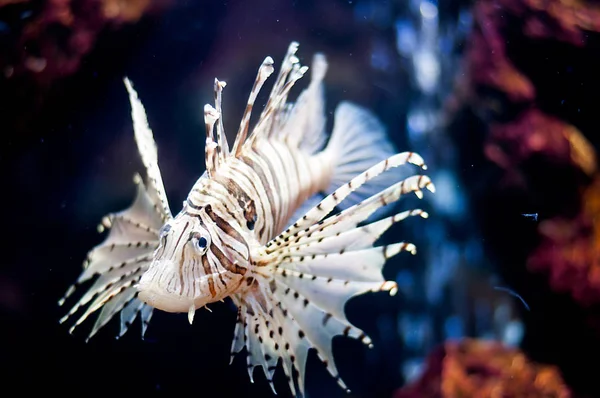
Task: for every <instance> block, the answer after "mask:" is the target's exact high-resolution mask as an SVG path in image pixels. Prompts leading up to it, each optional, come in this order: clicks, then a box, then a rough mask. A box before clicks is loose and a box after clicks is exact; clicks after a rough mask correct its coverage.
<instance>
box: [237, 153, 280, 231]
mask: <svg viewBox="0 0 600 398" xmlns="http://www.w3.org/2000/svg"><path fill="white" fill-rule="evenodd" d="M242 160H243V161H244V163H246V164H247V165H248V166H250V167H251V168H252V170H253V171H254V173H256V175H257V176H258V178H259V179H260V182H261V183H262V186H263V188H264V190H265V192H266V193H267V199H268V200H269V205H270V208H271V212H274V211H275V198H274V197H273V191H274V190H275V189H279V185H278V184H277V182H275V184H276V185H277V186H276V187H272V186H270V185H269V181H268V180H267V176H266V175H265V170H263V168H262V167H261V166H260V165H259V164H257V163H255V162H254V161H253V160H252V159H250V158H249V157H248V156H243V157H242ZM274 180H275V181H277V179H274ZM265 224H267V222H266V220H265Z"/></svg>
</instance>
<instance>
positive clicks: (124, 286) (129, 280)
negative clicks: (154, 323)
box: [61, 270, 143, 339]
mask: <svg viewBox="0 0 600 398" xmlns="http://www.w3.org/2000/svg"><path fill="white" fill-rule="evenodd" d="M142 274H143V271H142V270H138V271H137V272H135V273H133V274H130V275H127V276H125V277H124V278H122V279H120V280H118V281H117V282H116V283H114V284H111V285H109V286H108V287H107V288H106V289H105V290H104V291H102V292H100V293H99V294H98V295H97V296H95V298H94V300H93V301H92V303H91V304H90V305H89V306H88V307H87V308H86V310H85V312H84V313H83V315H81V316H80V317H79V319H78V320H77V321H76V322H75V324H74V325H73V326H71V328H70V329H69V333H73V331H74V330H75V328H76V327H77V326H79V325H81V324H82V323H83V322H84V321H85V320H86V319H87V318H88V317H89V316H90V315H91V314H93V313H94V312H96V311H97V310H99V309H100V308H102V306H104V305H105V304H107V303H108V302H109V301H111V300H113V299H115V298H117V299H118V297H117V296H118V295H119V294H120V293H122V292H124V291H125V290H134V289H135V288H134V284H135V283H137V281H138V280H139V278H140V277H141V276H142ZM119 311H120V309H119ZM70 315H72V313H69V314H67V315H65V317H63V318H62V319H61V323H62V322H64V321H65V320H66V319H67V318H68V317H69V316H70ZM112 315H114V313H113V314H112ZM96 331H97V330H96ZM96 331H94V333H95V332H96ZM91 337H92V336H91V335H90V336H89V337H88V339H89V338H91Z"/></svg>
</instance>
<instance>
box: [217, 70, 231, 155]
mask: <svg viewBox="0 0 600 398" xmlns="http://www.w3.org/2000/svg"><path fill="white" fill-rule="evenodd" d="M226 85H227V83H225V82H222V81H219V79H215V109H216V110H217V113H218V114H219V123H217V144H218V145H219V150H218V151H217V153H218V156H219V160H220V162H221V163H222V162H224V161H225V159H226V158H227V157H228V156H229V144H228V143H227V136H226V135H225V128H224V127H223V109H222V108H221V102H222V93H223V89H224V88H225V86H226Z"/></svg>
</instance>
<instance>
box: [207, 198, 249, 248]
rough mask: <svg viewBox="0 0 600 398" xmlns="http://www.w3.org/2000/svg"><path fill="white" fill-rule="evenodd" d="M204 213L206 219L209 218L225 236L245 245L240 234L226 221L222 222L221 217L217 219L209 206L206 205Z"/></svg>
mask: <svg viewBox="0 0 600 398" xmlns="http://www.w3.org/2000/svg"><path fill="white" fill-rule="evenodd" d="M204 211H205V212H206V215H207V216H208V217H210V219H211V220H212V221H213V222H214V223H215V224H216V225H217V227H219V228H220V229H221V230H222V231H223V232H225V233H226V234H227V235H229V236H231V237H232V238H233V239H235V240H237V241H238V242H240V243H242V244H245V243H246V241H245V240H244V238H243V237H242V235H240V233H239V232H238V231H237V230H236V229H235V228H233V227H232V226H231V225H230V224H229V223H228V222H227V221H225V220H223V219H222V218H221V217H219V216H218V215H217V214H216V213H215V212H214V211H213V209H212V206H211V205H207V206H206V207H205V208H204Z"/></svg>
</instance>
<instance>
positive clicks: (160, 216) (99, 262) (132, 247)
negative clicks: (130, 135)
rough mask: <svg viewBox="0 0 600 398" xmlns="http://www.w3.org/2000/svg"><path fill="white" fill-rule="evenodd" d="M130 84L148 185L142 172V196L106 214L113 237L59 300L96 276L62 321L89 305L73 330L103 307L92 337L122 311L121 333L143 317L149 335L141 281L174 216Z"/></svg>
mask: <svg viewBox="0 0 600 398" xmlns="http://www.w3.org/2000/svg"><path fill="white" fill-rule="evenodd" d="M125 86H126V87H127V91H128V93H129V99H130V102H131V107H132V117H133V124H134V133H135V140H136V143H137V146H138V150H139V152H140V156H141V158H142V162H143V164H144V166H145V168H146V183H144V181H143V179H142V177H141V176H139V175H136V176H135V178H134V182H135V183H136V185H137V194H136V198H135V200H134V202H133V204H132V205H131V206H130V207H129V208H128V209H126V210H123V211H121V212H118V213H115V214H110V215H108V216H106V217H104V219H103V220H102V224H101V225H100V227H99V229H100V231H101V232H102V231H104V229H109V230H110V232H109V234H108V236H107V237H106V239H105V240H104V241H103V242H102V243H101V244H99V245H98V246H96V247H94V249H92V250H91V251H90V252H89V254H88V257H87V260H86V261H85V263H84V269H83V272H82V273H81V275H80V276H79V278H78V279H77V281H76V282H75V284H74V285H72V286H71V287H69V289H68V290H67V292H66V294H65V296H64V297H63V298H62V299H61V300H60V301H59V305H61V306H62V305H63V304H64V303H65V301H66V300H67V299H68V298H69V297H70V296H71V295H72V294H73V293H74V292H75V290H77V288H79V287H80V286H81V285H82V284H83V283H86V282H89V281H90V280H92V279H95V280H94V283H93V284H92V285H91V287H89V289H88V290H87V291H86V292H85V293H84V294H83V296H82V297H81V298H80V299H79V300H78V301H77V302H76V303H75V305H74V306H73V307H72V308H71V309H70V310H69V312H68V313H67V314H66V315H65V316H64V317H63V318H62V319H61V320H60V322H61V323H63V322H65V321H67V320H68V319H69V318H71V317H72V316H74V315H75V314H76V313H77V312H78V310H80V309H83V308H85V310H84V312H83V314H82V315H80V316H79V318H78V319H77V320H76V321H75V323H74V324H73V326H72V327H71V329H70V332H71V333H72V332H73V331H74V330H75V328H76V327H77V326H79V325H80V324H82V323H83V322H84V321H85V320H86V319H87V318H88V317H89V316H90V315H92V314H93V313H94V312H96V311H98V310H100V314H99V315H98V318H97V319H96V322H95V324H94V326H93V327H92V330H91V332H90V334H89V336H88V339H89V338H91V337H92V336H94V335H95V334H96V333H97V332H98V331H99V330H100V329H101V328H102V327H104V326H105V325H106V324H107V323H108V322H109V321H110V320H111V319H112V318H113V317H114V316H115V315H117V314H119V313H120V318H121V319H120V323H121V330H120V333H119V335H118V337H120V336H122V335H123V334H124V333H125V332H126V331H127V329H128V327H129V325H130V324H131V323H132V322H133V321H134V320H135V319H136V318H137V316H138V315H139V316H140V317H141V320H142V336H143V335H144V333H145V331H146V328H147V325H148V323H149V321H150V318H151V316H152V307H150V306H148V305H146V304H144V303H143V302H142V301H140V300H138V299H137V290H136V288H135V285H136V284H137V282H138V281H139V279H140V278H141V276H142V274H143V273H144V272H146V270H147V269H148V267H149V266H150V263H151V262H152V256H153V253H154V250H156V248H157V247H158V237H159V230H160V228H161V227H162V226H163V224H164V223H165V221H167V220H169V219H170V218H172V215H171V211H170V209H169V205H168V202H167V198H166V195H165V191H164V187H163V183H162V178H161V175H160V169H159V168H158V163H157V162H158V160H157V151H156V143H155V142H154V138H153V136H152V131H151V130H150V128H149V127H148V121H147V118H146V113H145V111H144V108H143V106H142V104H141V102H140V101H139V99H138V97H137V93H136V92H135V91H134V90H133V86H132V85H131V82H130V81H129V80H128V79H125Z"/></svg>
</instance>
